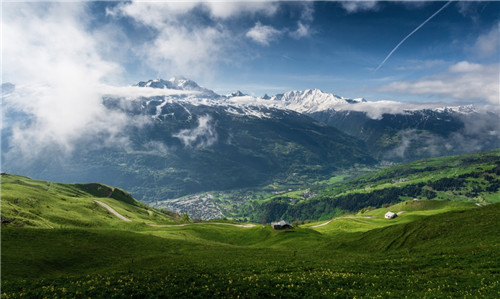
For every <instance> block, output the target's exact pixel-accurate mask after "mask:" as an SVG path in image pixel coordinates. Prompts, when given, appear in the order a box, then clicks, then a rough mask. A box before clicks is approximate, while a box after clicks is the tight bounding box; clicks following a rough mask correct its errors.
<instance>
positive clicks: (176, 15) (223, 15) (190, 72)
mask: <svg viewBox="0 0 500 299" xmlns="http://www.w3.org/2000/svg"><path fill="white" fill-rule="evenodd" d="M279 5H280V3H279V2H268V1H250V2H241V1H228V2H218V1H209V2H205V1H192V2H191V1H186V2H183V1H177V2H163V1H160V2H148V1H132V2H127V3H121V4H120V5H118V6H116V7H115V8H114V9H112V10H108V14H109V15H111V16H114V17H122V16H126V17H130V18H132V19H133V20H134V21H135V22H137V23H138V24H141V25H143V26H146V27H149V28H150V29H152V30H148V33H149V34H151V33H152V34H153V35H154V38H153V39H152V40H151V41H147V42H145V43H143V44H141V45H139V46H137V47H135V49H133V51H134V52H135V53H136V54H137V55H138V56H139V57H141V58H142V59H143V60H144V62H145V63H146V64H147V65H148V66H149V67H151V68H152V69H154V70H156V71H157V72H158V73H163V74H171V75H172V74H183V75H185V76H188V77H191V78H194V79H199V78H210V77H211V76H213V74H214V72H215V71H216V67H217V65H218V64H219V63H220V62H230V63H231V62H232V60H233V59H232V58H234V56H237V55H240V54H238V53H237V51H232V50H234V48H235V47H237V44H238V43H237V42H235V38H241V37H237V36H235V35H234V34H233V33H231V28H227V26H226V22H225V21H226V20H227V19H230V18H237V17H240V16H241V15H256V14H259V15H264V16H272V15H274V14H275V13H276V11H277V10H278V8H279ZM200 12H202V13H203V14H204V16H206V17H208V18H210V19H211V21H210V22H203V21H201V19H200V18H199V14H200Z"/></svg>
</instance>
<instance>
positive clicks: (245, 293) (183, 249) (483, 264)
mask: <svg viewBox="0 0 500 299" xmlns="http://www.w3.org/2000/svg"><path fill="white" fill-rule="evenodd" d="M116 190H117V189H114V191H113V188H111V187H108V186H104V185H99V184H92V185H73V184H69V185H68V184H56V183H49V182H42V181H32V180H29V179H28V178H25V177H20V176H14V175H4V176H2V219H9V221H8V222H4V223H2V235H1V238H2V243H1V244H2V250H1V262H2V265H1V266H2V298H21V297H29V298H32V297H40V298H43V297H59V298H88V297H92V298H102V297H108V296H109V297H115V298H122V297H131V296H132V297H136V298H158V297H162V298H165V297H166V298H179V297H189V298H207V297H222V298H237V297H245V298H256V297H259V298H260V297H285V296H286V297H292V298H304V297H307V298H315V297H316V298H317V297H367V298H373V297H398V298H399V297H405V296H409V297H412V298H425V297H442V298H447V297H489V298H495V297H498V296H499V295H500V262H499V260H498V256H499V255H500V225H499V222H498V214H499V213H500V203H497V204H488V205H485V206H482V207H479V206H477V205H476V204H475V203H471V202H453V201H442V200H441V201H436V200H422V201H406V202H401V203H398V204H396V205H392V206H387V207H385V208H380V209H373V210H372V209H366V210H364V211H362V212H360V213H355V214H351V215H344V216H343V218H336V219H333V220H332V221H331V222H329V223H328V224H326V225H322V226H317V225H319V224H324V222H318V223H311V224H308V225H301V226H299V227H295V228H294V229H293V230H284V231H278V230H273V229H271V228H270V226H269V225H265V226H262V225H253V226H241V225H240V226H238V225H237V224H232V223H217V222H203V223H187V224H184V225H182V226H181V225H179V224H178V223H174V221H173V220H171V219H170V218H168V217H166V216H163V215H161V214H159V213H157V212H156V211H152V210H149V209H148V208H147V207H145V206H143V205H141V204H140V203H138V202H136V201H135V200H132V201H131V199H130V198H129V197H128V196H126V195H127V193H125V192H123V193H117V194H118V195H119V196H117V197H118V199H115V198H113V197H112V194H111V195H110V193H111V191H113V192H116ZM96 196H98V197H96ZM108 196H109V197H108ZM16 199H17V203H16ZM120 199H125V200H120ZM93 200H99V201H103V202H104V201H106V203H108V205H109V206H112V207H113V208H114V209H116V211H118V212H119V213H123V215H125V216H127V217H128V218H130V219H131V220H133V221H132V222H125V221H123V220H120V219H119V218H118V217H116V216H115V215H113V214H111V213H110V212H109V211H108V210H106V209H105V208H103V207H102V206H100V205H98V206H93V204H92V202H93ZM128 201H130V202H131V203H129V202H128ZM94 203H95V202H94ZM47 206H49V207H50V208H47ZM4 207H6V208H4ZM13 210H15V211H13ZM148 210H149V211H151V212H153V213H155V214H153V215H154V216H149V213H148V212H147V211H148ZM388 210H390V211H394V212H402V211H403V213H400V215H399V216H398V217H397V218H395V219H392V220H385V219H384V218H383V215H384V213H385V212H386V211H388ZM4 212H5V213H6V214H4ZM35 212H36V213H35ZM68 215H70V217H68ZM56 216H57V217H56ZM149 217H156V218H155V219H154V220H155V221H152V220H151V219H150V218H149ZM144 222H145V223H156V224H157V225H158V226H148V225H145V224H144Z"/></svg>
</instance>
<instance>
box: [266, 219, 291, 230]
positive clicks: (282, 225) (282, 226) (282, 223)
mask: <svg viewBox="0 0 500 299" xmlns="http://www.w3.org/2000/svg"><path fill="white" fill-rule="evenodd" d="M271 227H272V228H274V229H286V228H293V226H292V225H291V224H290V223H288V222H287V221H285V220H281V221H280V222H272V223H271Z"/></svg>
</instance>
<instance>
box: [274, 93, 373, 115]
mask: <svg viewBox="0 0 500 299" xmlns="http://www.w3.org/2000/svg"><path fill="white" fill-rule="evenodd" d="M269 101H271V102H274V103H275V104H277V106H280V105H281V106H283V108H286V109H290V110H294V111H297V112H299V113H314V112H319V111H327V110H335V106H338V105H343V104H354V103H360V102H366V100H364V99H349V98H344V97H339V96H336V95H334V94H331V93H326V92H323V91H321V90H319V89H306V90H292V91H289V92H286V93H284V94H278V95H275V96H272V97H271V98H270V99H269Z"/></svg>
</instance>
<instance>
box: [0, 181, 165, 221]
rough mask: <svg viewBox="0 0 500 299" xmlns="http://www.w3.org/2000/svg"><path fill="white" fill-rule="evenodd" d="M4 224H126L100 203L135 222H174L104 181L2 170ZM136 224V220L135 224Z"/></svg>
mask: <svg viewBox="0 0 500 299" xmlns="http://www.w3.org/2000/svg"><path fill="white" fill-rule="evenodd" d="M1 184H2V203H1V204H2V216H1V218H2V225H7V226H13V227H37V228H59V227H66V228H69V227H89V228H90V227H94V228H102V227H122V226H123V225H125V224H124V223H123V221H122V220H120V219H119V218H118V217H116V216H115V215H112V214H111V213H110V212H109V211H107V210H106V209H105V208H104V207H102V206H101V205H100V203H101V204H102V203H104V204H105V205H108V206H111V207H112V209H113V210H115V211H117V212H118V213H120V215H125V216H126V217H127V218H129V219H131V220H132V222H134V223H145V222H147V223H162V224H163V223H173V222H174V219H173V218H172V216H173V215H174V214H173V213H172V214H171V215H170V216H168V215H166V214H163V213H160V212H159V211H157V210H153V209H151V208H149V207H147V206H146V205H145V204H143V203H140V202H138V201H137V200H135V199H134V198H132V196H130V194H128V193H127V192H125V191H123V190H121V189H118V188H114V187H109V186H106V185H102V184H97V183H92V184H61V183H52V182H48V181H38V180H32V179H29V178H27V177H23V176H18V175H12V174H2V177H1ZM132 225H134V224H132Z"/></svg>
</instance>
